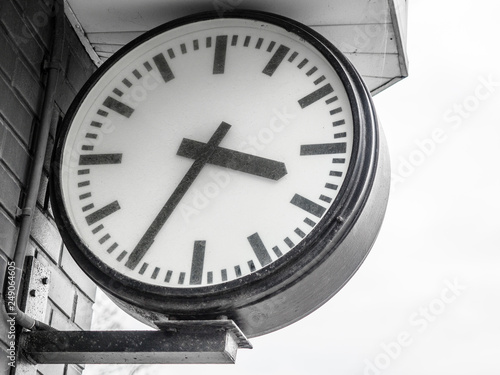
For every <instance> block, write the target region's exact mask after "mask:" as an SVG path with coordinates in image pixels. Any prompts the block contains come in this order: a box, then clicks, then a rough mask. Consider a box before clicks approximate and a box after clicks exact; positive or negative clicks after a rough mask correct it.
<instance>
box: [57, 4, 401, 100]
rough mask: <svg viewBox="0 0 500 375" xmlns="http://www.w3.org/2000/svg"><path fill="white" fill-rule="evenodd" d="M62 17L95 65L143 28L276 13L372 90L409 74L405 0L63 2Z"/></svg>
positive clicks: (383, 86) (383, 87)
mask: <svg viewBox="0 0 500 375" xmlns="http://www.w3.org/2000/svg"><path fill="white" fill-rule="evenodd" d="M64 2H65V12H66V16H67V17H68V19H69V20H70V22H71V24H72V25H73V27H74V29H75V31H76V32H77V34H78V36H79V38H80V40H81V41H82V43H83V45H84V46H85V48H86V50H87V53H88V54H89V56H90V57H91V58H92V60H93V61H94V62H95V64H96V65H98V66H99V65H101V64H102V63H103V62H104V61H105V60H106V59H107V58H109V57H110V56H111V55H112V54H113V53H115V52H116V51H117V50H118V49H120V48H121V47H122V46H123V45H125V44H127V43H128V42H130V41H131V40H133V39H134V38H136V37H137V36H139V35H141V34H142V33H144V32H145V31H148V30H150V29H152V28H154V27H156V26H159V25H161V24H163V23H165V22H168V21H170V20H173V19H176V18H179V17H182V16H186V15H189V14H193V13H197V12H201V11H206V10H220V11H223V10H227V9H235V8H245V9H253V10H262V11H268V12H272V13H277V14H280V15H283V16H286V17H289V18H292V19H295V20H297V21H299V22H302V23H304V24H306V25H308V26H310V27H312V28H313V29H315V30H316V31H318V32H319V33H321V34H323V35H324V36H325V37H327V38H328V39H329V40H330V41H331V42H332V43H333V44H334V45H335V46H336V47H337V48H339V49H340V50H341V51H342V52H343V53H344V54H345V55H346V56H347V57H348V58H349V59H350V60H351V62H352V63H353V64H354V66H355V67H356V68H357V69H358V71H359V72H360V74H361V75H362V76H363V78H364V80H365V82H366V84H367V85H368V87H369V89H370V91H371V93H372V94H376V93H378V92H380V91H382V90H384V89H386V88H387V87H389V86H391V85H392V84H394V83H395V82H397V81H399V80H401V79H402V78H404V77H406V76H407V75H408V59H407V53H406V25H407V2H406V0H308V1H302V0H273V1H265V0H244V1H243V0H167V1H166V0H141V1H137V0H64Z"/></svg>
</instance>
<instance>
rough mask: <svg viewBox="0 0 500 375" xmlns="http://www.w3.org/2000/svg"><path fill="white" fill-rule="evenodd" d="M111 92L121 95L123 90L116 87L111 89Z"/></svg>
mask: <svg viewBox="0 0 500 375" xmlns="http://www.w3.org/2000/svg"><path fill="white" fill-rule="evenodd" d="M113 93H114V94H115V95H118V96H122V95H123V92H122V91H121V90H118V89H113Z"/></svg>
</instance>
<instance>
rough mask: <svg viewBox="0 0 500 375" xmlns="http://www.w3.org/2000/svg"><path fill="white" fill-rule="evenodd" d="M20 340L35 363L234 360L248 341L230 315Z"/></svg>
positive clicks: (52, 333) (44, 333) (29, 334)
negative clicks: (154, 327)
mask: <svg viewBox="0 0 500 375" xmlns="http://www.w3.org/2000/svg"><path fill="white" fill-rule="evenodd" d="M20 345H21V348H22V350H23V351H24V354H25V355H26V357H27V358H29V359H30V360H31V361H33V362H34V363H37V364H42V363H43V364H61V363H64V364H119V363H130V364H145V363H147V364H153V363H154V364H179V363H186V364H194V363H211V364H217V363H235V361H236V352H237V350H238V349H239V348H246V349H251V348H252V345H251V344H250V342H249V341H248V339H247V338H246V337H245V335H244V334H243V333H242V332H241V330H240V329H239V328H238V326H237V325H236V324H235V323H234V322H233V321H232V320H196V321H181V320H178V321H169V322H166V323H162V327H161V330H160V331H33V332H25V333H22V334H21V338H20Z"/></svg>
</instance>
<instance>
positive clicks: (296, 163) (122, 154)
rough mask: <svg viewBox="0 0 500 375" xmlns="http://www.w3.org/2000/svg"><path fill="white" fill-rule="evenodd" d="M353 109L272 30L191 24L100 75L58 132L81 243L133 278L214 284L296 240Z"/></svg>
mask: <svg viewBox="0 0 500 375" xmlns="http://www.w3.org/2000/svg"><path fill="white" fill-rule="evenodd" d="M353 139H354V134H353V115H352V110H351V107H350V102H349V98H348V96H347V93H346V90H345V89H344V86H343V84H342V82H341V79H340V78H339V76H338V74H337V73H336V72H335V70H334V68H332V66H331V65H330V64H329V63H328V61H327V60H326V59H325V58H324V57H323V56H322V55H321V54H320V53H319V52H318V51H317V50H316V49H315V48H314V47H312V46H311V45H310V44H308V43H307V42H305V41H304V40H302V39H301V38H299V37H298V36H296V35H295V34H292V33H289V32H287V31H286V30H284V29H282V28H279V27H277V26H273V25H270V24H266V23H264V22H260V21H259V22H257V21H251V20H244V19H231V18H228V19H214V20H207V21H200V22H196V23H192V24H188V25H184V26H180V27H178V28H175V29H171V30H169V31H167V32H165V33H163V34H160V35H157V36H155V37H152V38H151V39H149V40H146V41H144V42H143V43H141V44H140V45H138V46H137V47H136V48H134V49H132V50H131V51H130V52H129V53H127V54H126V55H125V56H123V57H122V58H121V59H120V60H118V61H117V62H116V63H114V65H113V66H112V67H110V68H109V69H107V70H106V72H105V73H104V74H103V75H102V76H101V78H100V79H99V80H98V81H97V83H95V85H94V86H93V87H92V89H91V90H90V91H89V92H88V94H87V95H86V98H85V100H84V101H83V102H82V104H81V105H80V107H79V108H78V110H77V111H76V113H75V114H74V117H73V120H72V125H71V128H70V130H69V131H68V133H67V136H66V140H65V143H64V151H63V154H62V166H61V173H60V176H61V177H60V178H61V180H60V181H61V182H60V184H61V189H62V194H63V198H64V202H65V210H66V212H67V215H68V218H69V220H70V223H71V225H72V227H73V228H74V230H75V232H76V233H77V234H78V236H79V237H80V240H81V241H82V243H83V244H84V245H85V246H86V247H87V248H88V249H89V250H90V251H91V252H92V253H94V254H95V256H96V257H97V258H99V259H100V260H101V261H102V262H104V263H105V264H107V265H108V266H109V267H111V268H112V269H114V270H116V271H117V272H119V273H121V274H123V275H125V276H127V277H129V278H132V279H135V280H137V281H140V282H143V283H146V284H152V285H158V286H162V287H169V288H197V287H202V286H210V285H217V284H223V283H226V282H230V281H233V280H236V279H240V278H243V277H245V276H247V275H250V274H252V273H256V272H258V271H259V270H261V269H263V268H265V267H268V266H269V265H271V264H272V263H273V262H276V261H277V260H278V259H279V258H280V257H282V256H284V255H285V254H287V253H288V252H291V251H293V250H294V248H295V247H296V246H297V245H299V244H300V243H301V241H305V240H308V239H309V236H310V235H311V232H312V231H313V229H314V228H315V227H316V226H317V225H318V224H319V223H320V222H321V220H322V219H323V218H324V217H325V214H326V212H327V211H328V209H329V208H330V207H331V206H332V205H334V204H336V198H337V195H338V192H339V190H340V189H341V187H342V185H343V183H344V180H345V178H346V174H347V171H348V169H349V162H350V158H351V152H352V148H353Z"/></svg>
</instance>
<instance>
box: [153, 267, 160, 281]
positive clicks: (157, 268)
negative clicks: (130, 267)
mask: <svg viewBox="0 0 500 375" xmlns="http://www.w3.org/2000/svg"><path fill="white" fill-rule="evenodd" d="M159 272H160V267H155V269H154V271H153V273H152V274H151V278H152V279H153V280H156V278H157V277H158V273H159Z"/></svg>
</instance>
